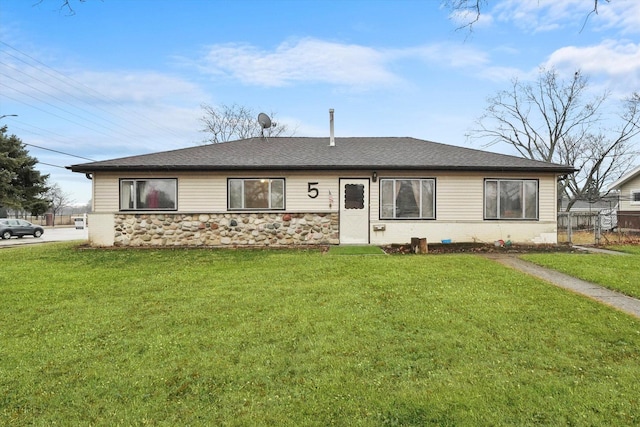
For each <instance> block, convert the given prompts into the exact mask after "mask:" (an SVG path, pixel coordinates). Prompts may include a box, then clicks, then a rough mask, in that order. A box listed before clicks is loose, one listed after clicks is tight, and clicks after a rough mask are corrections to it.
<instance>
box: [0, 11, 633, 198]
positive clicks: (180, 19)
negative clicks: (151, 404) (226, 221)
mask: <svg viewBox="0 0 640 427" xmlns="http://www.w3.org/2000/svg"><path fill="white" fill-rule="evenodd" d="M70 3H71V5H72V6H73V9H74V12H75V14H73V15H70V14H69V12H68V11H67V10H65V9H63V10H61V9H60V6H61V4H62V0H42V1H41V2H39V1H38V0H0V115H9V114H17V115H18V117H5V118H3V119H1V120H0V124H1V125H8V127H9V133H13V134H16V135H17V136H18V137H20V138H21V139H22V141H23V142H25V143H27V144H30V145H28V146H27V148H28V149H29V151H30V153H31V155H33V156H35V157H37V158H38V159H39V161H40V162H41V163H40V165H39V169H40V170H41V171H42V172H43V173H48V174H50V175H51V178H50V182H52V183H53V182H56V183H58V184H59V185H60V186H61V187H62V189H63V190H64V191H65V192H67V193H69V195H70V196H71V198H72V199H74V200H75V201H76V202H77V203H79V204H83V203H86V202H87V201H88V200H89V199H90V198H91V185H90V181H88V180H87V179H86V178H85V177H84V175H82V174H74V173H71V172H69V171H67V170H65V169H62V168H60V167H56V166H68V165H71V164H76V163H83V162H85V160H83V159H82V158H86V159H93V160H104V159H110V158H116V157H124V156H129V155H137V154H143V153H149V152H155V151H162V150H171V149H177V148H184V147H189V146H193V145H197V144H201V143H202V141H203V139H204V136H205V135H204V134H203V133H202V132H200V129H201V128H202V124H201V123H200V121H199V119H200V117H202V115H203V112H202V109H201V105H202V104H203V103H206V104H209V105H220V104H226V105H231V104H238V105H242V106H246V107H249V108H251V109H252V110H254V111H256V112H260V111H264V112H267V113H275V114H274V115H275V117H276V119H275V121H277V122H280V123H285V124H287V126H288V127H289V128H291V129H295V134H296V135H297V136H328V132H329V113H328V110H329V109H330V108H333V109H335V131H336V136H338V137H340V136H411V137H416V138H421V139H426V140H432V141H438V142H443V143H447V144H453V145H461V146H468V147H473V148H482V146H483V142H482V141H478V140H468V139H467V138H466V136H465V135H466V134H467V133H468V131H469V130H470V129H471V128H473V126H474V122H475V121H476V120H477V119H478V117H479V116H480V115H481V114H482V113H483V111H484V109H485V108H486V99H487V97H489V96H491V95H493V94H495V93H496V92H497V91H498V90H502V89H508V88H509V86H510V85H511V80H512V79H513V78H515V77H517V78H519V79H521V80H527V79H534V78H535V77H536V75H537V72H538V69H539V67H541V66H544V67H550V66H553V67H556V68H557V70H558V71H559V72H560V73H561V75H568V76H570V75H572V74H573V73H574V72H575V71H576V70H577V69H580V70H582V72H583V73H584V74H585V75H586V76H588V78H589V79H590V82H591V88H592V89H593V90H594V92H595V93H600V92H601V91H603V90H608V91H610V92H611V98H612V99H617V98H621V97H623V96H625V95H629V94H630V93H631V92H633V91H638V90H640V1H637V0H611V2H609V3H606V2H604V1H601V4H600V6H599V9H598V10H599V13H598V15H594V14H591V15H590V14H589V13H590V11H591V10H592V8H593V2H592V1H590V0H589V1H587V0H563V1H558V0H489V1H488V4H487V6H486V7H485V9H484V10H483V14H482V15H481V19H480V21H479V22H477V23H476V24H475V25H474V27H473V31H472V32H469V31H466V30H459V31H456V28H457V27H458V21H457V20H456V17H453V16H451V14H450V11H449V10H448V9H446V8H443V7H442V5H441V3H440V1H438V0H433V1H429V0H423V1H419V0H394V1H391V0H388V1H385V0H369V1H364V0H362V1H361V0H343V1H337V0H335V1H331V0H326V1H313V0H298V1H295V0H271V1H264V0H257V1H252V0H236V1H230V0H228V1H219V0H210V1H207V0H180V1H178V0H136V1H132V0H87V1H86V2H83V3H80V2H78V1H77V0H71V1H70ZM636 145H637V146H638V147H640V142H636ZM38 147H42V148H38ZM45 149H46V150H45ZM52 150H54V151H52ZM490 150H492V151H499V152H504V153H508V154H514V153H513V152H511V151H510V149H509V147H500V146H492V147H491V148H490ZM61 153H65V154H61ZM66 154H73V155H75V156H79V157H71V156H68V155H66ZM80 157H82V158H80Z"/></svg>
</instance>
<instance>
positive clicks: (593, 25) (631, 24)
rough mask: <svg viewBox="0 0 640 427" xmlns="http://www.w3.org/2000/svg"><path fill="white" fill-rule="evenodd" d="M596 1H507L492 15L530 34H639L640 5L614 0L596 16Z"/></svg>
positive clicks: (634, 1) (630, 0)
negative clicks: (600, 31)
mask: <svg viewBox="0 0 640 427" xmlns="http://www.w3.org/2000/svg"><path fill="white" fill-rule="evenodd" d="M594 5H595V3H594V1H593V0H589V1H587V0H562V1H558V0H537V1H522V0H504V1H502V2H500V3H498V4H497V6H496V7H495V8H494V9H493V10H492V11H491V13H492V14H494V15H495V17H496V20H498V21H502V22H512V23H513V24H514V25H516V26H518V27H520V28H522V29H523V30H525V31H528V32H534V33H535V32H545V31H551V30H555V29H558V28H561V27H573V28H575V29H576V31H580V29H582V28H583V27H585V28H589V29H592V30H598V29H600V28H605V29H617V30H619V31H620V32H621V33H623V34H625V33H637V32H639V31H640V2H638V1H637V0H612V1H611V2H607V1H605V0H600V1H599V2H598V13H597V14H595V13H593V10H594Z"/></svg>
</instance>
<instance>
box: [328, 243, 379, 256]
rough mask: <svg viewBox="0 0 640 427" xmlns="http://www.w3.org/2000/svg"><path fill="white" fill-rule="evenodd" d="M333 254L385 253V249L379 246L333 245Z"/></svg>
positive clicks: (331, 250) (330, 249)
mask: <svg viewBox="0 0 640 427" xmlns="http://www.w3.org/2000/svg"><path fill="white" fill-rule="evenodd" d="M329 254H331V255H384V251H383V250H382V249H381V248H379V247H377V246H349V245H346V246H344V245H343V246H331V247H330V248H329Z"/></svg>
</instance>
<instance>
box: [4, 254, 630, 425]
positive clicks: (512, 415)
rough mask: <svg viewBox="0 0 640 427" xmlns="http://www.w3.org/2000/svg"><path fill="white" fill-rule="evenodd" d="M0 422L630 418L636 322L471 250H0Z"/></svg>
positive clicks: (603, 421)
mask: <svg viewBox="0 0 640 427" xmlns="http://www.w3.org/2000/svg"><path fill="white" fill-rule="evenodd" d="M0 265H2V269H0V288H1V292H2V298H1V299H0V342H1V343H2V346H1V347H0V424H2V425H55V424H59V425H228V426H235V425H238V426H243V425H257V426H260V425H284V426H307V425H309V426H326V425H362V426H380V425H456V426H458V425H461V426H465V425H469V426H477V425H517V426H526V425H559V424H568V425H590V426H598V425H602V426H604V425H607V426H608V425H634V424H636V425H637V424H638V423H640V382H638V380H637V379H638V378H640V364H639V363H638V359H639V357H640V322H639V321H638V320H637V319H634V318H631V317H629V316H626V315H623V314H621V313H619V312H617V311H615V310H612V309H610V308H607V307H605V306H603V305H600V304H597V303H595V302H593V301H591V300H588V299H585V298H581V297H579V296H576V295H573V294H571V293H567V292H564V291H562V290H561V289H558V288H555V287H553V286H549V285H547V284H544V283H543V282H540V281H538V280H535V279H533V278H531V277H529V276H527V275H523V274H520V273H518V272H515V271H512V270H509V269H507V268H506V267H502V266H500V265H498V264H497V263H494V262H491V261H489V260H486V259H484V258H481V257H476V256H472V255H440V256H428V257H425V256H380V257H372V256H358V255H354V256H333V255H331V252H329V253H325V254H323V253H321V252H319V251H297V252H294V251H258V250H247V251H245V250H237V251H222V250H177V249H176V250H138V251H137V250H113V251H106V250H105V251H102V250H76V249H74V247H73V246H72V245H70V244H58V245H46V246H44V245H43V246H37V247H36V246H33V247H28V248H16V249H4V250H1V251H0Z"/></svg>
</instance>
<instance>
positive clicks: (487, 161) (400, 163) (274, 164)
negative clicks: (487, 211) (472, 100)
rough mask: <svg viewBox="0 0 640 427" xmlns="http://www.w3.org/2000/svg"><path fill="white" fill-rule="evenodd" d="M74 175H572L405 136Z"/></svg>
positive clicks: (239, 148) (238, 149)
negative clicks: (352, 172)
mask: <svg viewBox="0 0 640 427" xmlns="http://www.w3.org/2000/svg"><path fill="white" fill-rule="evenodd" d="M67 168H68V169H71V170H72V171H73V172H83V173H88V172H98V171H158V170H163V171H169V170H170V171H187V170H190V171H193V170H201V171H219V170H268V169H278V170H301V169H315V170H340V169H392V170H396V169H397V170H399V169H405V170H408V169H421V170H424V169H430V170H467V171H540V172H559V173H571V172H573V171H574V169H573V168H572V167H570V166H565V165H559V164H554V163H546V162H539V161H535V160H528V159H523V158H520V157H515V156H508V155H504V154H497V153H491V152H487V151H480V150H474V149H470V148H464V147H457V146H452V145H446V144H440V143H436V142H431V141H425V140H420V139H415V138H408V137H398V138H395V137H373V138H368V137H358V138H335V146H330V145H329V138H328V137H324V138H302V137H287V138H281V137H278V138H265V139H263V138H250V139H242V140H237V141H230V142H225V143H221V144H209V145H201V146H196V147H190V148H183V149H180V150H173V151H165V152H159V153H152V154H145V155H140V156H132V157H124V158H119V159H113V160H105V161H99V162H92V163H83V164H76V165H72V166H68V167H67Z"/></svg>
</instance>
